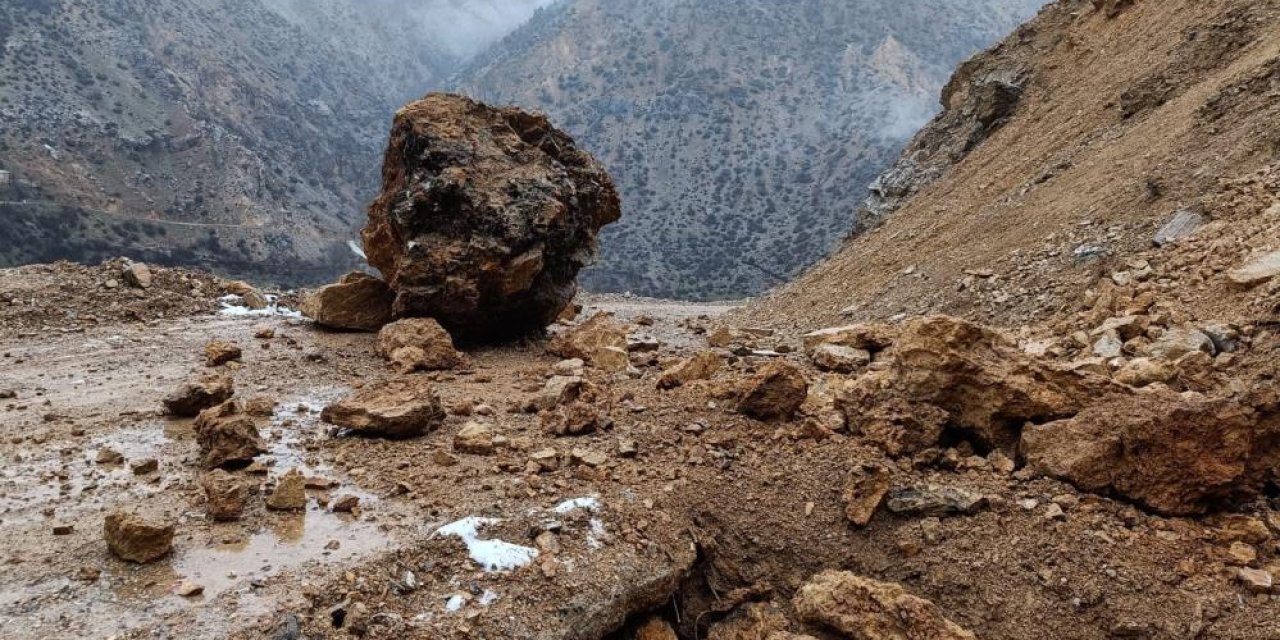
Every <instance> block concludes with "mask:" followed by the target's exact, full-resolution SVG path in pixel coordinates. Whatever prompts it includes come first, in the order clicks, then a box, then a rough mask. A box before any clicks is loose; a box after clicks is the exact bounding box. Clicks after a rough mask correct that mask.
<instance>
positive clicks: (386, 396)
mask: <svg viewBox="0 0 1280 640" xmlns="http://www.w3.org/2000/svg"><path fill="white" fill-rule="evenodd" d="M444 418H445V412H444V407H443V406H442V405H441V404H440V395H439V394H438V393H437V392H436V389H435V386H433V385H432V383H431V381H429V380H426V379H425V378H422V377H419V376H405V377H401V378H392V379H390V380H385V381H382V382H375V383H371V384H369V385H367V386H366V387H364V388H363V389H360V390H359V391H357V392H355V393H354V394H352V395H350V396H348V397H346V398H343V399H342V400H339V401H338V402H335V403H333V404H331V405H329V406H327V407H325V408H324V411H322V412H321V413H320V419H321V420H324V421H325V422H327V423H329V424H332V425H335V426H339V427H343V428H346V429H350V430H352V431H353V432H355V433H357V434H359V435H369V436H383V437H387V438H412V437H414V436H420V435H422V434H425V433H428V432H430V431H432V430H434V429H435V428H436V427H439V426H440V424H441V423H442V422H444Z"/></svg>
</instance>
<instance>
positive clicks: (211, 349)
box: [204, 341, 244, 367]
mask: <svg viewBox="0 0 1280 640" xmlns="http://www.w3.org/2000/svg"><path fill="white" fill-rule="evenodd" d="M243 355H244V351H243V350H241V349H240V347H239V346H238V345H234V344H231V343H230V342H222V341H214V342H210V343H209V344H207V345H205V347H204V363H205V364H206V365H208V366H210V367H217V366H220V365H224V364H226V363H228V362H232V361H235V360H239V359H240V358H241V356H243Z"/></svg>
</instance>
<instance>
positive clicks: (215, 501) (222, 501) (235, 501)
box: [200, 469, 249, 522]
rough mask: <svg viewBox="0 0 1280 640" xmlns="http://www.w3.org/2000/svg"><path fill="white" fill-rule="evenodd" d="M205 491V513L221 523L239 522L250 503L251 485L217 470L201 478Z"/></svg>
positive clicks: (201, 484)
mask: <svg viewBox="0 0 1280 640" xmlns="http://www.w3.org/2000/svg"><path fill="white" fill-rule="evenodd" d="M200 486H201V487H202V488H203V489H204V497H205V512H206V513H208V514H209V517H210V518H213V519H214V520H217V521H219V522H228V521H231V520H238V519H239V518H240V516H242V515H244V509H245V506H246V505H247V504H248V503H249V485H248V483H246V482H243V481H241V480H240V479H239V478H237V477H235V476H234V475H231V474H230V473H227V472H226V471H223V470H222V469H215V470H213V471H210V472H209V473H206V474H204V476H203V477H201V478H200Z"/></svg>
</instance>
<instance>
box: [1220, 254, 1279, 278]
mask: <svg viewBox="0 0 1280 640" xmlns="http://www.w3.org/2000/svg"><path fill="white" fill-rule="evenodd" d="M1276 276H1280V251H1272V252H1271V253H1268V254H1266V255H1262V256H1258V257H1257V258H1254V259H1253V260H1251V261H1249V263H1248V264H1246V265H1245V266H1243V267H1241V268H1239V269H1236V270H1235V271H1231V272H1229V273H1227V277H1228V278H1230V279H1231V281H1232V282H1234V283H1236V284H1238V285H1241V286H1247V287H1248V286H1253V285H1258V284H1262V283H1264V282H1266V281H1268V280H1271V279H1272V278H1275V277H1276Z"/></svg>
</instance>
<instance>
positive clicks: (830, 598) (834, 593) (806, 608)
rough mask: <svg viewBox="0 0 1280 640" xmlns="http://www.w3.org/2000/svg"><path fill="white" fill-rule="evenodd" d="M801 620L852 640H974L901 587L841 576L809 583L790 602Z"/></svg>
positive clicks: (822, 576)
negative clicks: (852, 639)
mask: <svg viewBox="0 0 1280 640" xmlns="http://www.w3.org/2000/svg"><path fill="white" fill-rule="evenodd" d="M791 602H792V605H793V606H794V607H795V611H796V615H797V616H798V617H799V618H800V620H801V621H803V622H806V623H809V624H814V625H821V626H824V627H827V628H829V629H832V630H834V631H836V632H838V633H841V634H843V635H844V636H845V637H847V638H855V639H857V640H975V636H974V635H973V634H972V633H970V632H968V631H966V630H964V629H962V628H961V627H960V626H959V625H957V624H955V623H954V622H951V621H950V620H948V619H947V618H946V616H945V615H943V613H942V610H941V609H939V608H938V606H937V605H935V604H933V603H932V602H929V601H928V600H925V599H923V598H919V597H916V596H913V595H911V594H910V593H907V591H906V590H905V589H903V588H902V586H900V585H897V584H890V583H884V582H877V581H875V580H870V579H867V578H861V577H858V576H856V575H854V574H852V573H848V572H843V571H826V572H824V573H820V574H818V575H816V576H814V577H813V578H811V579H810V580H809V582H808V583H806V584H805V585H804V586H803V587H801V588H800V590H799V591H798V592H797V593H796V595H795V597H794V598H793V599H792V601H791Z"/></svg>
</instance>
